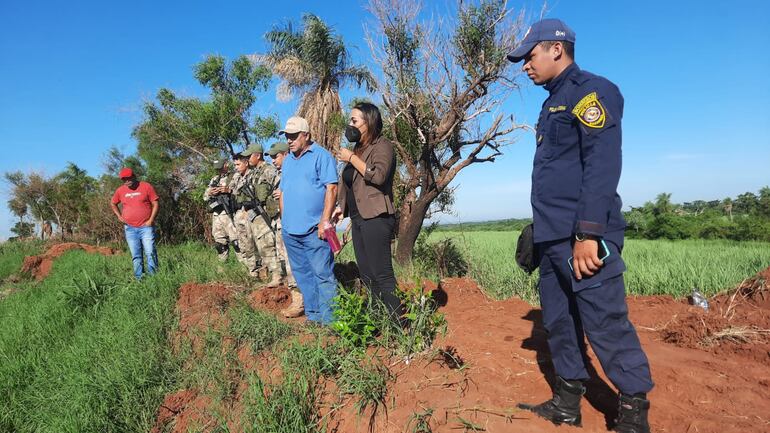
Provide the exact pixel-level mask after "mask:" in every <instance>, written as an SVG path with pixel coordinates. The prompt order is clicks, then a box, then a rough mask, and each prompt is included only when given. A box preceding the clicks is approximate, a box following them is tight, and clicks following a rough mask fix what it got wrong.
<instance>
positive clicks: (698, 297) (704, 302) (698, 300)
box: [690, 288, 709, 311]
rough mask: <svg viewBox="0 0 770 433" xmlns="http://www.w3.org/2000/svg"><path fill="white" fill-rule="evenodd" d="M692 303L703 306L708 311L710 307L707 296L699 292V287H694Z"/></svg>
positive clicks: (691, 296)
mask: <svg viewBox="0 0 770 433" xmlns="http://www.w3.org/2000/svg"><path fill="white" fill-rule="evenodd" d="M690 304H691V305H696V306H698V307H701V308H703V309H704V310H706V311H708V309H709V301H708V299H706V297H705V296H703V294H702V293H701V292H699V291H698V289H697V288H694V289H692V295H690Z"/></svg>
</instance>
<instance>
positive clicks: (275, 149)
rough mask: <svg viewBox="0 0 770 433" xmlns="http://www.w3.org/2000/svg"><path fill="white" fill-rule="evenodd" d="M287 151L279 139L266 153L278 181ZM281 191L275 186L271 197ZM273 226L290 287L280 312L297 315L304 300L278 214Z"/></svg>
mask: <svg viewBox="0 0 770 433" xmlns="http://www.w3.org/2000/svg"><path fill="white" fill-rule="evenodd" d="M288 153H289V145H288V143H286V142H285V141H279V142H276V143H273V145H272V146H271V147H270V150H268V151H267V154H268V155H270V158H272V160H273V166H275V168H276V169H278V182H277V183H280V177H281V165H282V164H283V158H285V157H286V155H287V154H288ZM280 194H281V191H280V190H279V189H277V188H276V190H275V191H274V192H273V197H274V198H275V199H276V200H278V199H279V198H280ZM273 228H275V249H276V251H277V253H278V259H279V260H281V261H282V262H283V265H284V268H285V270H286V283H287V285H288V286H289V288H290V289H291V304H290V305H289V306H288V307H286V308H285V309H284V310H282V311H281V313H282V314H283V315H284V317H299V316H301V315H302V314H303V313H304V311H305V306H304V300H303V299H302V292H300V291H299V288H298V287H297V280H295V279H294V275H292V273H291V266H290V265H289V256H288V255H287V254H286V246H285V245H284V244H283V236H282V235H281V218H280V215H279V216H278V218H276V219H275V221H274V223H273Z"/></svg>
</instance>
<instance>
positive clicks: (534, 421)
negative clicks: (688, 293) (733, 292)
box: [337, 279, 770, 433]
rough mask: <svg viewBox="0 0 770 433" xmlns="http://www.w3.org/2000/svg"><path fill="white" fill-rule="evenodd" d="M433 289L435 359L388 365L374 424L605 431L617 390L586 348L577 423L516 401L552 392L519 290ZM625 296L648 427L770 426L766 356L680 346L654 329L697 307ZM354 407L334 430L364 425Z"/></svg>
mask: <svg viewBox="0 0 770 433" xmlns="http://www.w3.org/2000/svg"><path fill="white" fill-rule="evenodd" d="M440 291H441V292H443V293H445V294H446V306H444V307H443V308H442V311H443V312H444V313H445V315H446V319H447V322H448V332H447V335H446V336H445V337H443V338H439V339H437V341H436V343H435V346H436V347H439V348H441V349H442V350H441V352H440V353H439V354H438V355H437V356H436V357H435V358H434V359H417V360H414V361H413V362H412V363H411V364H409V365H405V364H404V363H403V362H401V363H398V364H396V365H394V366H393V367H392V368H391V371H392V373H394V374H395V375H396V379H395V381H394V383H393V384H391V385H390V386H389V389H388V395H387V397H386V401H387V402H388V408H387V414H388V416H387V418H386V417H385V416H383V414H384V413H385V411H383V410H382V409H380V411H379V414H378V416H377V419H376V420H375V424H374V431H375V432H394V433H395V432H402V431H411V430H410V429H411V428H412V427H414V426H415V425H416V424H417V421H418V418H421V419H422V420H424V421H427V422H428V423H429V424H430V426H431V428H432V431H433V432H436V433H438V432H447V433H448V432H455V431H474V430H473V427H476V428H477V430H478V431H482V430H481V429H484V431H487V432H516V431H521V432H570V431H575V432H581V431H582V432H597V431H607V429H608V425H609V424H610V422H611V420H612V419H614V418H615V416H616V406H617V398H616V394H615V390H614V389H613V388H612V386H611V384H610V382H609V381H608V380H607V378H606V376H605V375H604V374H603V373H602V372H601V366H600V365H599V364H598V361H597V360H596V359H595V356H594V354H593V352H592V351H590V350H589V353H588V355H589V357H590V358H591V359H592V363H593V367H594V368H592V369H591V370H590V372H591V374H592V376H593V377H592V379H591V380H590V381H589V382H588V384H587V388H588V392H587V394H586V399H585V400H586V401H584V402H583V406H582V408H583V428H582V429H577V428H572V427H568V426H561V427H556V426H554V425H552V424H551V423H549V422H547V421H544V420H541V419H538V418H536V417H535V416H534V415H533V414H532V413H530V412H526V411H520V410H517V409H516V403H517V402H521V401H525V402H540V401H544V400H546V399H548V398H550V395H551V390H550V388H549V386H548V383H547V381H549V380H553V377H554V372H553V367H552V364H551V362H550V357H549V351H548V345H547V342H546V331H545V330H544V329H543V327H542V315H541V311H540V309H539V308H538V307H533V306H531V305H529V304H527V303H526V302H524V301H521V300H519V299H509V300H505V301H494V300H490V299H488V298H487V297H486V296H485V295H484V294H483V293H482V291H481V290H480V289H479V288H478V287H477V285H476V284H475V283H474V282H473V281H470V280H466V279H445V280H443V281H442V283H441V285H440ZM628 304H629V311H630V317H631V320H632V322H633V323H634V324H635V325H636V327H637V331H638V332H639V337H640V339H641V341H642V345H643V347H644V349H645V351H646V352H647V355H648V357H649V359H650V363H651V367H652V373H653V380H654V381H655V382H656V387H655V389H654V390H653V391H652V392H651V393H650V400H651V401H652V409H651V412H650V421H651V423H652V428H653V431H660V432H663V431H666V432H719V433H729V432H741V433H744V432H747V431H751V432H758V431H770V415H768V414H770V370H769V369H768V368H767V365H768V363H767V359H765V360H759V359H756V358H754V357H752V356H749V357H746V356H744V355H743V354H740V353H737V352H736V351H731V350H722V351H720V352H713V351H712V350H711V349H706V350H704V349H702V348H698V349H692V348H685V347H677V346H675V345H672V344H669V343H668V342H666V341H664V340H663V339H662V337H661V330H662V329H665V328H666V327H668V328H669V329H671V327H672V324H674V323H676V321H677V320H681V318H683V317H685V316H686V315H688V314H695V315H700V316H703V315H704V314H703V313H702V312H701V311H699V310H698V307H693V306H690V305H687V304H686V303H684V302H681V301H677V300H674V299H672V298H671V297H666V296H655V297H638V298H634V297H632V298H629V299H628ZM716 304H717V308H718V305H719V303H718V302H716ZM736 308H737V307H734V308H733V310H736ZM712 310H713V311H716V310H715V309H714V308H713V307H712ZM713 311H712V312H713ZM740 311H741V310H740V309H738V310H737V312H736V316H737V315H739V314H740ZM704 320H705V319H704ZM733 320H735V319H733ZM717 322H718V321H714V322H713V323H717ZM706 323H711V322H706ZM721 344H724V343H721V342H720V345H721ZM745 345H746V346H747V347H748V346H752V345H756V343H751V342H749V343H745ZM720 347H721V346H720ZM391 401H393V402H395V404H393V403H391ZM351 406H352V405H348V406H347V407H346V408H345V410H344V411H343V412H342V413H341V414H340V415H339V417H338V418H339V419H340V423H339V426H338V429H337V431H338V432H357V431H363V430H365V429H366V428H368V417H367V416H366V414H365V415H364V416H362V417H359V416H357V415H356V412H355V409H354V408H352V407H351ZM429 412H430V413H431V414H430V416H428V415H426V414H427V413H429Z"/></svg>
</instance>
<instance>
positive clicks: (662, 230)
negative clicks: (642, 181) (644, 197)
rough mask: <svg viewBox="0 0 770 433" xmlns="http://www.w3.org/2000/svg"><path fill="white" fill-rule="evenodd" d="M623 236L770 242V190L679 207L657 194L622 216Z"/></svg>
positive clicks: (668, 194)
mask: <svg viewBox="0 0 770 433" xmlns="http://www.w3.org/2000/svg"><path fill="white" fill-rule="evenodd" d="M624 216H625V218H626V223H627V228H626V235H627V236H629V237H634V238H644V239H732V240H741V241H744V240H757V241H768V242H770V187H767V186H765V187H764V188H761V189H760V190H759V192H758V193H756V194H755V193H752V192H746V193H743V194H740V195H738V196H737V197H735V198H731V197H728V198H725V199H722V200H711V201H705V200H695V201H691V202H685V203H681V204H677V203H673V202H672V201H671V194H670V193H661V194H658V196H657V197H656V198H655V200H654V201H649V202H647V203H645V204H644V205H643V206H641V207H637V208H632V209H631V210H630V211H628V212H625V215H624Z"/></svg>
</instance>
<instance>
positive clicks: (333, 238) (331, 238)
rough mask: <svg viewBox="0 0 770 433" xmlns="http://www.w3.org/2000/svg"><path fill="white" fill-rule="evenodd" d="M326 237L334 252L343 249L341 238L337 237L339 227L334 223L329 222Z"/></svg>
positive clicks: (325, 232)
mask: <svg viewBox="0 0 770 433" xmlns="http://www.w3.org/2000/svg"><path fill="white" fill-rule="evenodd" d="M324 237H325V238H326V242H328V243H329V247H331V249H332V253H337V252H338V251H339V250H341V249H342V247H341V246H340V239H339V238H338V237H337V229H336V228H335V227H334V226H333V225H331V224H328V225H327V226H326V228H325V229H324Z"/></svg>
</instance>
